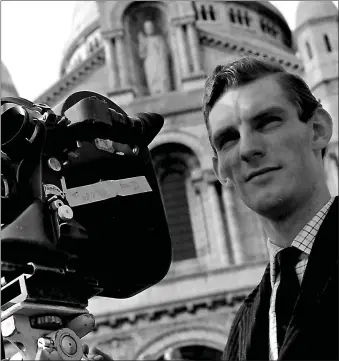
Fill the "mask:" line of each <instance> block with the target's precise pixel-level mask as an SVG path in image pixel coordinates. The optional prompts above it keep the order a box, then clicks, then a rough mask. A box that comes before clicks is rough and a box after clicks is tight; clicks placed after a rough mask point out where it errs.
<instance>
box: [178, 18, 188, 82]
mask: <svg viewBox="0 0 339 361" xmlns="http://www.w3.org/2000/svg"><path fill="white" fill-rule="evenodd" d="M176 41H177V46H178V53H179V58H180V65H181V74H182V77H185V76H187V75H188V73H189V67H188V56H187V43H186V39H185V34H184V29H183V27H182V25H181V24H180V23H179V24H177V25H176Z"/></svg>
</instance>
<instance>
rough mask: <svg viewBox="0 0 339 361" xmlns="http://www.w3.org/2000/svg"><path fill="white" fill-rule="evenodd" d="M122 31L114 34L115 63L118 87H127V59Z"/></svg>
mask: <svg viewBox="0 0 339 361" xmlns="http://www.w3.org/2000/svg"><path fill="white" fill-rule="evenodd" d="M123 37H124V34H123V32H119V33H117V34H116V35H115V50H116V55H117V65H118V72H119V79H120V88H127V87H128V69H127V64H128V62H127V59H126V54H125V49H124V44H123Z"/></svg>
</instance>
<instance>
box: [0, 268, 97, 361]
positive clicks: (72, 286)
mask: <svg viewBox="0 0 339 361" xmlns="http://www.w3.org/2000/svg"><path fill="white" fill-rule="evenodd" d="M30 267H33V273H32V274H26V273H24V274H21V275H20V276H18V277H16V278H15V279H13V280H12V281H11V282H9V283H8V284H6V285H5V286H4V287H2V289H1V298H2V305H1V330H2V335H3V337H4V338H5V339H7V340H8V341H10V342H11V343H12V344H13V345H14V346H15V347H16V348H17V349H18V351H19V352H18V353H17V354H16V355H14V356H13V357H12V358H11V360H42V359H43V360H67V361H73V360H74V361H76V360H81V358H82V357H83V352H82V345H81V338H82V337H84V336H85V335H87V334H88V333H89V332H91V331H92V330H93V328H94V326H95V320H94V316H93V315H92V314H90V313H88V311H87V309H86V307H87V304H88V299H89V298H91V297H92V296H93V295H95V294H98V293H99V292H100V288H98V287H96V286H95V284H93V283H92V284H91V283H90V282H89V281H88V280H86V282H84V280H83V279H81V278H79V277H76V276H75V275H74V274H68V273H69V272H65V271H63V270H61V269H54V268H47V267H39V266H37V265H33V264H30ZM2 357H4V355H2Z"/></svg>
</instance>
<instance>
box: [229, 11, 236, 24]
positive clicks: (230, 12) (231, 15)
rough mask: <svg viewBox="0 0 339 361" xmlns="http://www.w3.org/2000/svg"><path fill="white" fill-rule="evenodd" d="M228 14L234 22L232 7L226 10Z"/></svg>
mask: <svg viewBox="0 0 339 361" xmlns="http://www.w3.org/2000/svg"><path fill="white" fill-rule="evenodd" d="M228 15H229V17H230V20H231V22H232V23H235V17H234V11H233V9H232V8H230V11H229V12H228Z"/></svg>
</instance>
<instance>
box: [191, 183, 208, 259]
mask: <svg viewBox="0 0 339 361" xmlns="http://www.w3.org/2000/svg"><path fill="white" fill-rule="evenodd" d="M186 194H187V201H188V209H189V214H190V218H191V224H192V230H193V237H194V245H195V249H196V252H197V258H200V259H204V258H205V257H206V256H208V255H209V254H210V246H209V243H208V234H207V230H206V223H205V219H204V212H203V204H202V202H201V197H200V191H199V189H197V188H196V186H195V185H193V184H192V180H191V179H188V180H187V181H186Z"/></svg>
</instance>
